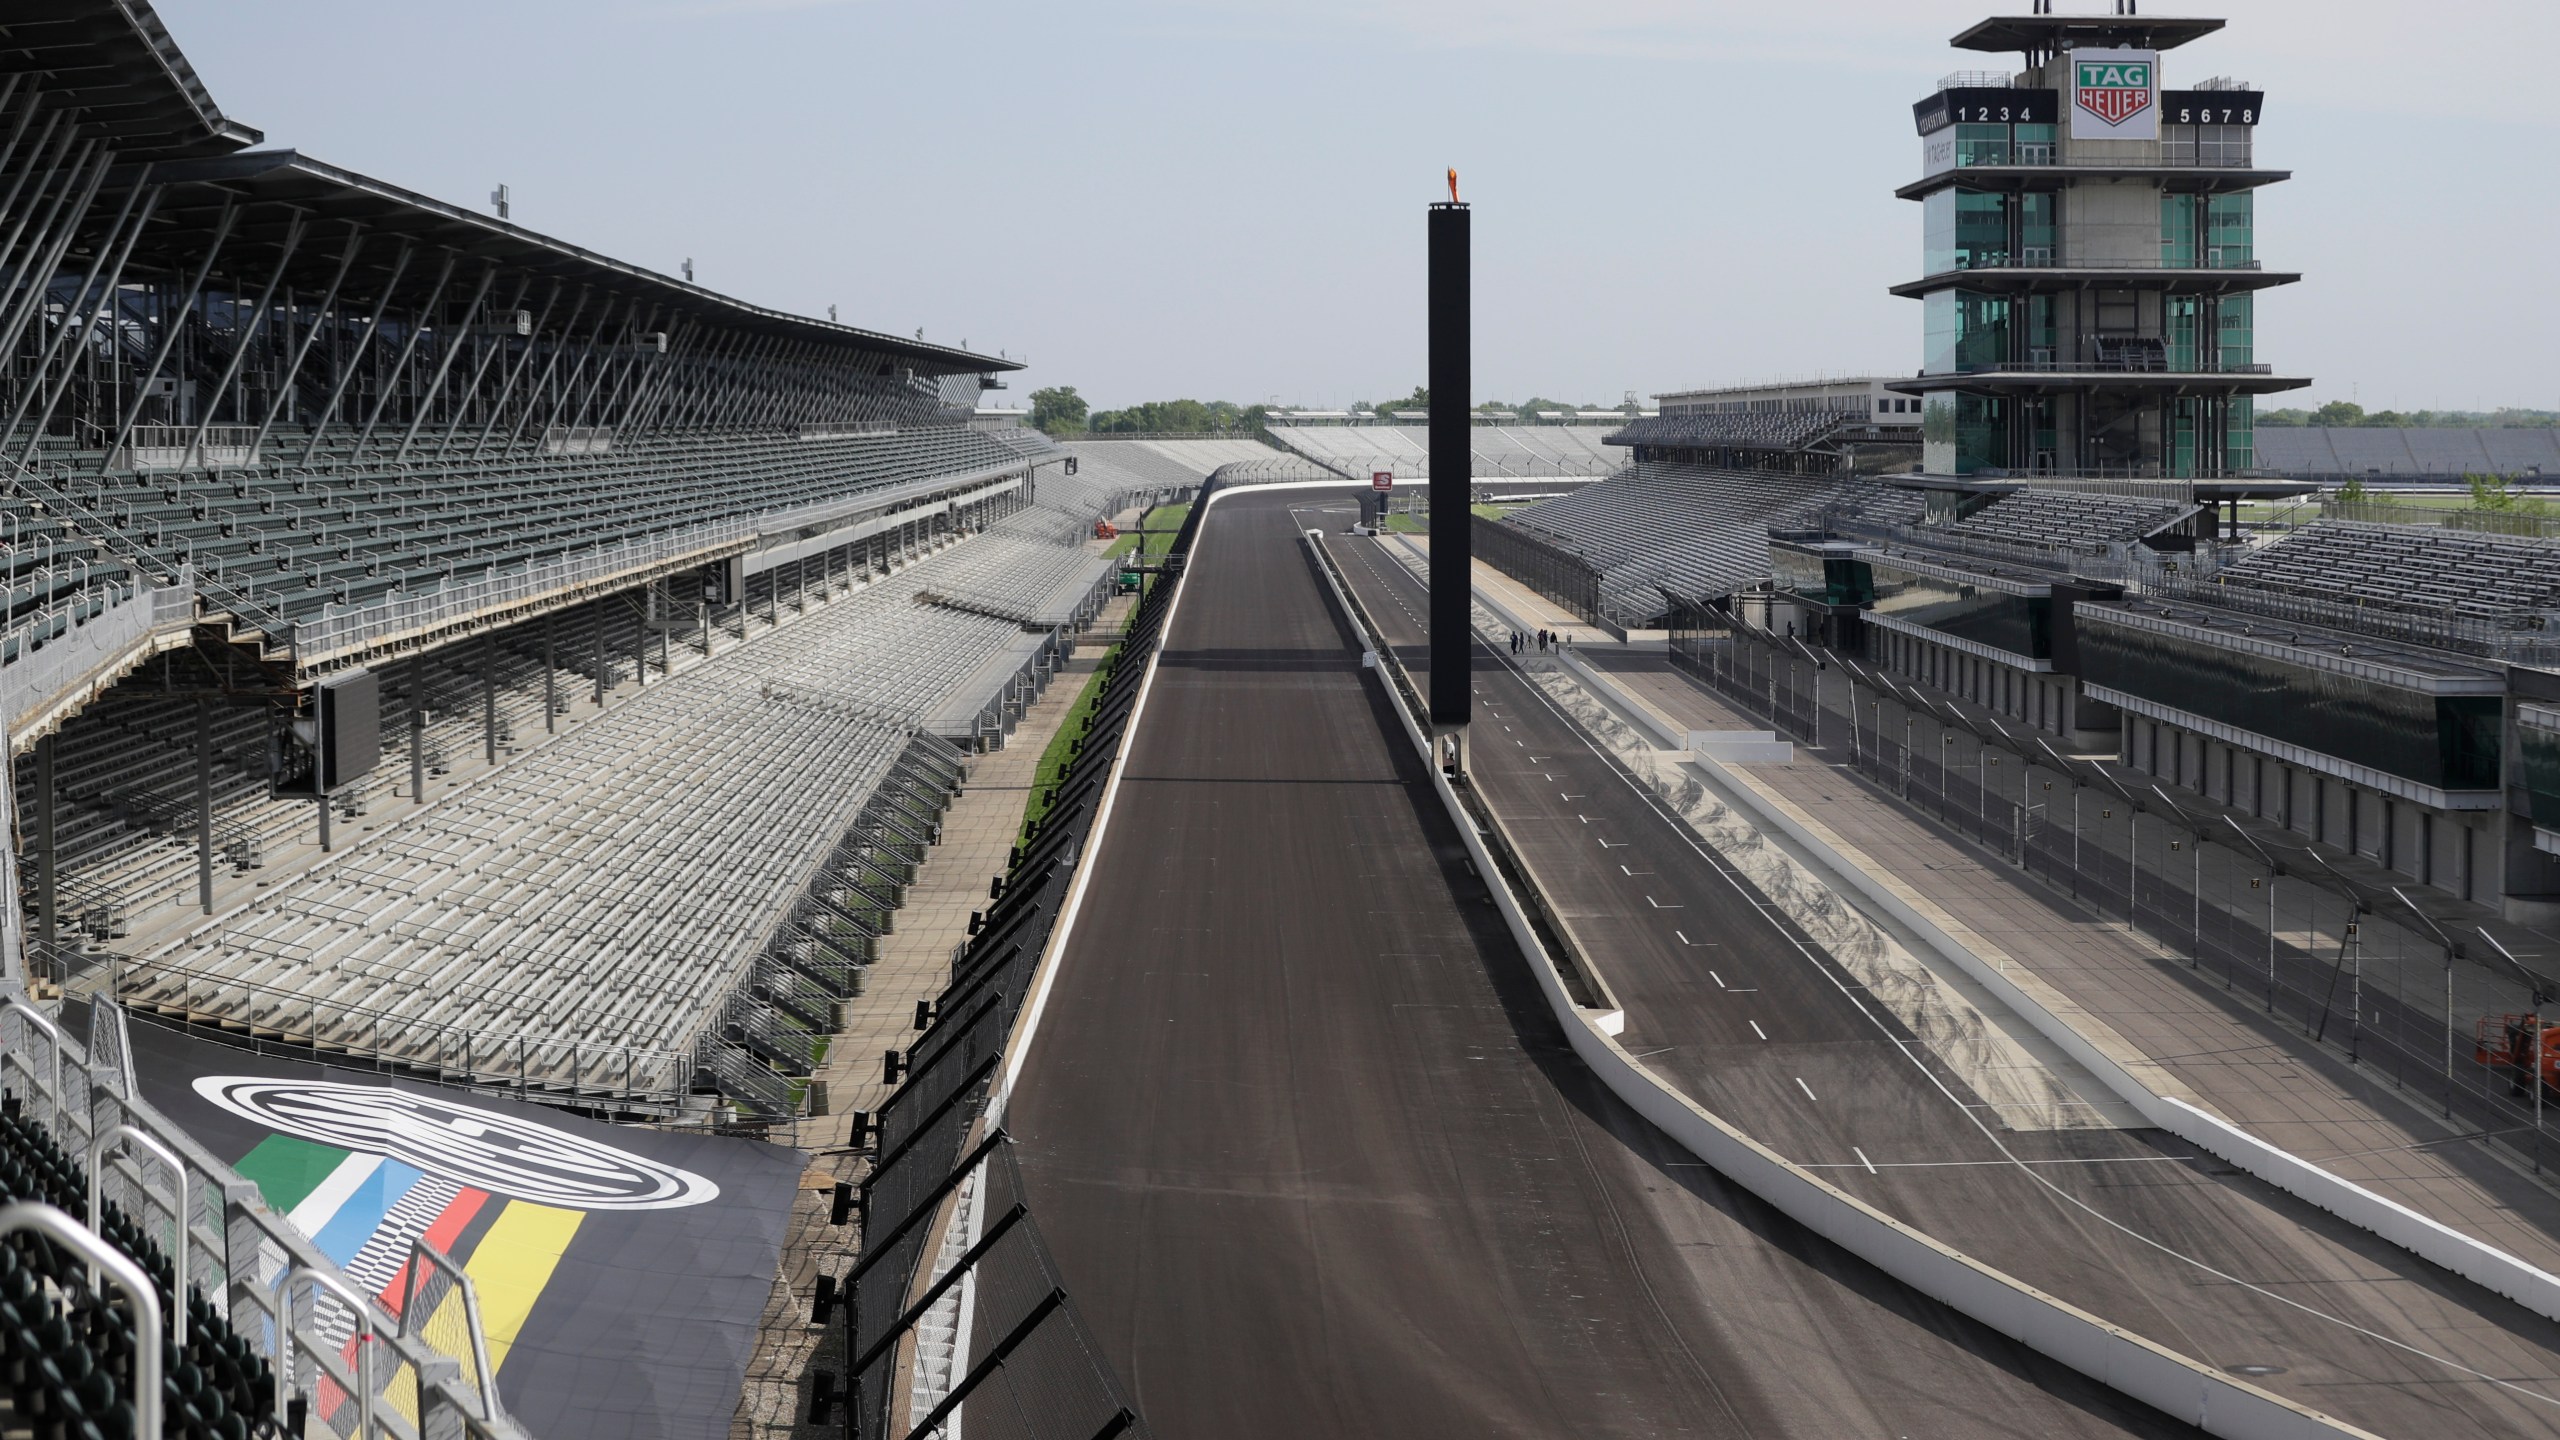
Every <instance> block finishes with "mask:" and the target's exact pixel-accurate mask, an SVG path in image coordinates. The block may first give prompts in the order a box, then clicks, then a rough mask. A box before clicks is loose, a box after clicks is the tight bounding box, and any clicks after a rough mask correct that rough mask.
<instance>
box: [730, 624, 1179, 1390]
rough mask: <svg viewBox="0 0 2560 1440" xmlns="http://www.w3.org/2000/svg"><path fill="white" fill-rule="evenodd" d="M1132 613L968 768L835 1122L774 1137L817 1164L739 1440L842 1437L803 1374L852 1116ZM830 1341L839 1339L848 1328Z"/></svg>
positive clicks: (872, 1088)
mask: <svg viewBox="0 0 2560 1440" xmlns="http://www.w3.org/2000/svg"><path fill="white" fill-rule="evenodd" d="M1131 603H1132V602H1131V599H1130V598H1129V597H1126V596H1122V597H1116V598H1114V599H1113V600H1112V601H1111V603H1110V604H1109V605H1108V606H1106V607H1105V608H1104V609H1103V612H1102V614H1101V615H1100V616H1099V617H1097V618H1096V619H1095V621H1094V624H1093V628H1092V629H1091V630H1088V631H1087V632H1086V633H1085V635H1084V636H1083V637H1082V639H1081V641H1080V642H1079V644H1078V646H1077V650H1076V653H1075V655H1074V657H1073V658H1071V659H1070V660H1068V662H1067V663H1066V664H1065V665H1063V666H1061V667H1060V669H1059V674H1058V679H1057V680H1055V681H1053V682H1052V683H1051V684H1050V686H1049V689H1048V692H1047V693H1046V694H1044V695H1042V696H1041V697H1040V699H1039V700H1038V701H1036V702H1035V703H1034V704H1033V705H1032V706H1031V709H1030V711H1029V712H1028V713H1027V714H1025V715H1024V716H1023V717H1022V720H1021V722H1020V723H1019V724H1017V725H1016V726H1015V727H1014V731H1013V735H1012V736H1011V738H1010V739H1008V740H1007V741H1006V743H1005V748H1003V749H1002V750H998V751H995V752H994V753H992V754H987V755H981V756H978V757H976V758H975V759H973V760H971V761H970V762H969V778H968V780H967V782H966V784H967V788H966V790H965V791H964V793H963V794H962V795H961V796H960V798H959V799H958V800H957V801H956V802H954V803H953V805H952V807H951V809H950V811H949V812H948V813H947V814H945V815H944V816H943V818H942V843H941V844H939V845H936V846H935V847H934V848H933V849H932V851H931V852H929V853H928V854H927V855H926V857H925V863H924V866H923V868H922V869H921V870H920V871H918V872H917V874H916V879H915V883H914V884H912V885H910V886H908V887H907V903H906V904H905V905H904V906H903V907H902V908H900V909H899V911H898V913H897V917H896V928H895V929H893V930H892V931H891V932H890V933H889V934H887V935H885V936H882V937H881V940H880V959H879V962H878V963H876V964H874V965H873V966H872V967H871V968H870V969H869V970H868V971H867V972H865V974H864V977H863V990H862V994H861V995H860V996H858V997H856V998H855V999H854V1000H852V1001H851V1002H849V1003H848V1004H847V1005H846V1006H845V1011H846V1014H845V1028H844V1029H843V1030H842V1031H840V1032H839V1033H838V1034H837V1035H836V1036H835V1037H834V1039H833V1040H831V1041H830V1042H829V1044H828V1048H827V1057H826V1059H825V1061H824V1062H823V1063H822V1064H821V1065H820V1066H819V1068H818V1073H817V1076H816V1077H815V1078H816V1080H817V1081H818V1083H819V1084H822V1085H823V1086H824V1087H825V1090H826V1097H827V1113H826V1114H825V1115H823V1116H815V1117H811V1118H809V1119H806V1120H803V1121H801V1122H800V1123H799V1126H798V1132H799V1133H798V1134H797V1136H796V1137H777V1138H785V1139H789V1140H790V1141H791V1142H792V1143H796V1144H798V1145H799V1146H800V1147H801V1148H802V1149H805V1150H808V1151H810V1152H811V1164H810V1168H809V1171H808V1173H807V1174H806V1175H805V1176H804V1177H803V1178H802V1180H801V1189H800V1196H799V1201H798V1203H797V1204H796V1205H794V1206H793V1208H792V1215H791V1229H790V1232H789V1234H788V1235H787V1236H786V1237H785V1238H784V1240H783V1247H782V1265H781V1271H780V1273H779V1274H777V1275H776V1276H775V1277H774V1285H773V1295H772V1298H771V1299H770V1300H769V1301H768V1302H767V1303H766V1307H765V1317H764V1322H763V1325H762V1327H761V1328H760V1330H759V1332H758V1335H757V1341H756V1353H755V1356H754V1358H753V1359H752V1360H750V1361H749V1362H748V1366H747V1380H746V1387H745V1389H744V1391H743V1392H742V1393H741V1394H740V1395H739V1397H738V1415H737V1419H736V1420H735V1422H733V1424H732V1425H731V1427H730V1432H729V1433H730V1436H731V1440H783V1437H787V1436H792V1435H794V1434H806V1435H821V1434H823V1435H830V1436H833V1435H840V1434H842V1426H841V1424H838V1425H836V1426H833V1427H812V1426H809V1425H807V1424H805V1423H804V1422H805V1419H806V1417H807V1414H808V1385H807V1375H806V1372H807V1370H808V1368H809V1364H810V1360H811V1357H812V1356H813V1355H814V1354H815V1353H816V1351H817V1349H818V1346H819V1342H820V1341H821V1340H822V1339H824V1338H825V1335H826V1333H827V1332H823V1331H820V1330H816V1329H813V1328H811V1327H810V1326H809V1324H808V1318H809V1297H810V1294H811V1292H812V1291H813V1290H814V1289H815V1287H816V1284H817V1276H818V1274H819V1272H820V1271H822V1270H823V1271H824V1272H826V1273H827V1274H830V1275H841V1274H842V1273H843V1272H844V1271H845V1269H846V1268H847V1266H848V1263H849V1259H850V1257H851V1255H852V1254H853V1251H854V1250H855V1248H856V1247H857V1245H858V1244H859V1242H860V1240H861V1236H860V1235H859V1234H857V1233H856V1232H855V1230H854V1229H853V1227H852V1226H850V1225H847V1226H844V1227H842V1228H838V1227H835V1226H832V1225H830V1224H828V1223H827V1220H828V1211H829V1209H830V1207H831V1205H832V1202H833V1195H834V1190H835V1186H836V1184H837V1182H838V1181H845V1182H859V1181H860V1180H861V1178H862V1174H863V1171H864V1169H865V1167H866V1165H867V1164H868V1161H867V1160H866V1158H865V1157H864V1156H861V1155H858V1154H855V1153H854V1152H853V1151H851V1150H850V1149H848V1148H846V1146H845V1141H846V1140H847V1139H848V1138H849V1135H850V1131H849V1128H848V1127H849V1125H850V1123H851V1119H850V1117H851V1116H852V1113H853V1112H854V1111H856V1110H873V1109H877V1108H878V1107H879V1104H880V1102H881V1101H882V1100H883V1099H885V1098H886V1097H887V1095H888V1093H889V1090H890V1089H891V1087H890V1086H888V1085H885V1084H883V1083H881V1076H882V1074H883V1066H882V1063H881V1057H882V1055H883V1053H884V1052H886V1051H890V1050H901V1051H903V1050H904V1049H906V1047H907V1045H908V1044H909V1042H911V1041H912V1040H913V1039H914V1038H915V1033H916V1030H915V1014H916V1002H917V1001H919V1000H931V999H932V998H933V997H935V996H937V995H939V994H941V993H942V990H943V987H944V986H945V985H947V984H948V983H949V982H950V978H951V951H952V949H953V947H955V946H957V945H958V944H959V943H960V942H961V940H962V939H963V938H965V937H966V936H967V934H968V930H969V912H971V911H973V910H983V909H985V908H986V906H987V882H988V880H990V879H991V878H993V877H995V876H997V875H1001V874H1003V873H1004V872H1005V870H1006V868H1007V867H1008V866H1009V865H1010V863H1011V856H1010V852H1011V850H1012V848H1013V844H1014V840H1015V838H1016V837H1017V836H1018V835H1019V834H1020V833H1021V829H1022V810H1023V805H1024V803H1025V802H1026V801H1028V800H1029V799H1030V797H1031V782H1032V780H1033V778H1034V776H1035V775H1037V773H1038V771H1039V768H1040V754H1041V752H1042V751H1044V750H1046V749H1047V748H1048V747H1049V741H1050V739H1051V738H1052V737H1053V736H1055V735H1056V734H1057V733H1058V727H1059V726H1060V725H1061V724H1063V723H1065V721H1066V718H1067V714H1068V712H1069V711H1070V710H1072V709H1074V708H1075V703H1076V697H1077V696H1079V695H1081V694H1082V693H1083V691H1084V687H1085V681H1086V679H1087V677H1089V676H1091V675H1092V674H1093V672H1094V670H1095V669H1096V668H1097V667H1098V666H1099V665H1100V664H1101V661H1102V655H1103V652H1104V651H1105V650H1106V649H1108V648H1109V644H1110V642H1111V641H1112V640H1113V639H1116V638H1117V637H1118V636H1119V635H1120V633H1121V632H1122V631H1123V630H1124V629H1125V628H1126V627H1127V624H1128V610H1129V607H1130V605H1131ZM834 1333H835V1334H837V1335H838V1336H841V1335H842V1333H843V1327H842V1326H841V1325H839V1326H837V1327H836V1330H835V1332H834ZM838 1368H839V1369H841V1367H838ZM837 1418H838V1420H839V1421H840V1420H841V1418H842V1416H841V1413H839V1415H838V1417H837Z"/></svg>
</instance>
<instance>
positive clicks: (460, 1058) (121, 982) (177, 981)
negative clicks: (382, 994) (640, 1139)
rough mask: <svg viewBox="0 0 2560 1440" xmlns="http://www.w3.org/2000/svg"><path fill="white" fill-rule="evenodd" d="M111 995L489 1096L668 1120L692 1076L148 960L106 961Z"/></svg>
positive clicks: (278, 1047)
mask: <svg viewBox="0 0 2560 1440" xmlns="http://www.w3.org/2000/svg"><path fill="white" fill-rule="evenodd" d="M230 943H231V942H230V941H229V939H228V938H227V937H225V939H224V940H223V941H222V942H221V946H222V953H226V954H227V953H231V951H230ZM240 953H242V954H244V955H249V954H254V953H256V952H252V951H242V952H240ZM108 993H109V994H111V995H113V996H114V997H115V998H116V999H117V1000H118V1001H119V1002H121V1003H122V1004H123V1005H125V1006H126V1007H127V1008H128V1009H131V1010H132V1011H134V1012H135V1013H136V1014H140V1015H154V1016H159V1017H162V1018H164V1019H166V1020H167V1021H168V1022H170V1023H172V1024H175V1025H179V1026H185V1025H188V1024H191V1023H194V1022H195V1021H196V1020H198V1019H199V1018H215V1017H218V1018H219V1020H220V1021H221V1022H223V1024H224V1026H225V1029H226V1030H227V1031H230V1032H231V1033H230V1034H228V1035H227V1036H226V1038H229V1039H232V1040H234V1041H236V1042H238V1043H240V1044H242V1045H244V1046H246V1047H247V1048H250V1049H253V1050H256V1051H258V1052H260V1053H268V1052H275V1053H280V1054H288V1055H299V1056H315V1055H325V1056H327V1057H329V1058H330V1059H331V1061H332V1062H333V1063H339V1064H345V1063H350V1062H353V1063H357V1064H363V1065H370V1066H374V1067H376V1068H380V1069H392V1070H398V1071H401V1072H404V1073H408V1074H412V1075H416V1076H419V1077H421V1078H426V1079H432V1080H435V1081H437V1082H439V1083H441V1084H446V1085H457V1086H461V1087H463V1088H465V1089H470V1090H479V1091H484V1092H487V1093H490V1094H500V1095H512V1096H517V1097H519V1098H527V1099H536V1100H548V1101H563V1100H581V1099H584V1100H594V1101H601V1102H607V1103H612V1104H618V1105H624V1106H628V1107H630V1108H633V1109H645V1110H648V1111H650V1112H652V1113H660V1114H668V1115H672V1114H676V1113H679V1112H681V1111H682V1110H683V1108H684V1105H685V1100H686V1096H687V1094H688V1093H689V1089H690V1086H691V1083H692V1080H693V1066H692V1063H691V1059H690V1057H689V1056H688V1054H687V1053H686V1052H684V1051H682V1050H672V1049H654V1048H649V1047H645V1046H630V1045H591V1044H583V1043H580V1042H578V1041H574V1040H564V1039H561V1038H559V1037H557V1036H552V1035H532V1034H522V1033H510V1032H495V1031H489V1030H481V1029H473V1028H469V1027H465V1026H457V1025H444V1024H438V1023H435V1022H433V1021H425V1020H418V1019H413V1018H411V1017H408V1016H404V1015H393V1014H389V1013H387V1012H384V1011H380V1010H370V1009H366V1008H365V1007H363V1006H359V1005H347V1004H343V1003H341V1002H338V1001H335V1000H326V999H321V998H319V997H316V996H311V995H306V994H303V993H301V992H300V991H295V990H285V989H278V988H275V987H272V986H265V985H260V984H258V983H257V982H255V981H252V980H243V979H240V978H238V977H236V976H231V975H225V974H222V973H220V972H218V971H210V970H202V969H197V968H194V967H191V966H183V965H173V964H169V963H166V962H163V961H157V960H136V959H132V958H129V957H124V956H117V957H115V958H114V960H113V961H112V965H111V969H110V971H109V975H108Z"/></svg>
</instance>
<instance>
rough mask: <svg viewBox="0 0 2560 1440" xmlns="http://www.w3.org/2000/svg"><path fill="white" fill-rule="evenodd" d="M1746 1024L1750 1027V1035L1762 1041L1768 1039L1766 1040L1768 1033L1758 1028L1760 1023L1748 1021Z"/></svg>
mask: <svg viewBox="0 0 2560 1440" xmlns="http://www.w3.org/2000/svg"><path fill="white" fill-rule="evenodd" d="M1747 1023H1748V1024H1749V1025H1750V1026H1751V1033H1752V1034H1754V1035H1757V1036H1759V1037H1760V1038H1761V1039H1763V1040H1766V1039H1768V1038H1769V1032H1768V1031H1766V1030H1763V1029H1761V1028H1760V1022H1759V1021H1757V1020H1753V1021H1749V1022H1747Z"/></svg>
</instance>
